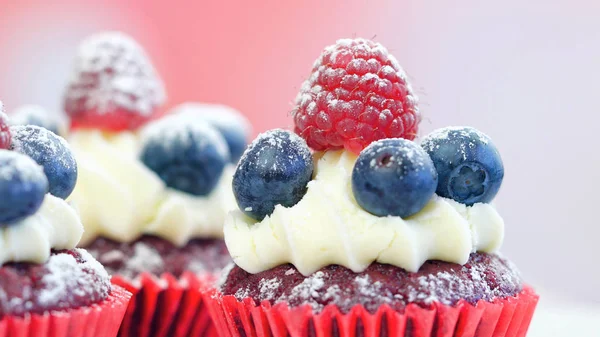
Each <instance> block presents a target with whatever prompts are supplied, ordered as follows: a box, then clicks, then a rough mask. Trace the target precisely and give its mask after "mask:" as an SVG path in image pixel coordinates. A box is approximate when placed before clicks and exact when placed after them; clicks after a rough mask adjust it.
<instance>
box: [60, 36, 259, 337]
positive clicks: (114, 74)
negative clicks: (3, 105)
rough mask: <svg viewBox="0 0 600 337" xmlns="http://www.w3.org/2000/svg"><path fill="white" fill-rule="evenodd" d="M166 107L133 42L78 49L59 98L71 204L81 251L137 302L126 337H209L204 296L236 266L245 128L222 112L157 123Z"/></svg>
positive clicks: (190, 110) (90, 42)
mask: <svg viewBox="0 0 600 337" xmlns="http://www.w3.org/2000/svg"><path fill="white" fill-rule="evenodd" d="M164 97H165V95H164V88H163V85H162V82H161V80H160V78H159V77H158V75H157V74H156V72H155V70H154V68H153V67H152V65H151V63H150V61H149V59H148V57H147V55H146V54H145V52H144V51H143V49H142V47H141V46H139V45H138V44H137V43H136V42H135V41H134V40H133V39H131V38H130V37H128V36H125V35H124V34H121V33H116V32H111V33H102V34H97V35H94V36H91V37H90V38H88V39H86V40H85V41H84V42H83V43H82V44H81V47H80V49H79V52H78V54H77V57H76V60H75V66H74V69H73V75H72V77H71V82H70V83H69V86H68V88H67V93H66V96H65V110H66V112H67V114H68V115H69V116H70V118H71V122H72V123H71V130H70V135H69V142H70V144H71V146H72V148H73V150H74V152H75V156H76V159H77V163H78V165H79V167H80V172H81V179H80V180H79V182H78V184H77V186H76V188H75V191H74V193H73V196H72V197H71V200H72V201H73V203H74V204H75V205H76V207H77V208H78V209H79V211H80V214H81V217H82V221H83V224H84V226H85V233H84V236H83V239H82V242H81V246H82V247H85V248H87V249H89V251H90V252H91V253H92V254H93V255H94V256H95V257H96V258H97V259H98V260H99V261H100V262H101V263H103V264H105V265H106V267H107V269H108V271H109V272H110V273H111V274H112V275H113V283H114V284H117V285H120V286H123V287H124V288H126V289H127V290H129V291H131V292H132V293H133V299H132V301H131V304H130V307H129V309H128V311H127V315H126V317H125V319H124V322H123V325H122V327H121V331H120V336H123V337H126V336H143V337H146V336H199V335H204V334H214V327H213V325H212V323H211V321H210V318H209V316H208V313H207V312H206V310H205V307H204V304H203V302H202V298H201V293H200V290H201V288H202V287H203V286H204V285H205V284H206V283H207V282H210V281H211V280H213V279H214V278H215V277H217V276H218V275H219V273H220V271H221V269H222V268H223V267H224V266H225V265H226V264H227V263H229V262H230V261H231V258H230V256H229V254H228V252H227V248H226V246H225V243H224V241H223V239H222V237H223V230H222V228H223V221H224V218H225V214H226V213H227V212H228V211H229V210H230V209H233V208H235V200H234V198H233V195H232V193H231V187H230V186H231V177H232V174H233V170H234V164H235V162H236V161H237V159H238V158H239V156H240V155H241V152H242V151H243V148H245V146H246V138H247V137H248V133H249V132H250V131H249V126H248V123H247V121H246V120H245V119H244V118H243V117H242V116H241V115H240V114H239V113H238V112H237V111H235V110H233V109H231V108H228V107H225V106H221V105H208V104H198V103H187V104H182V105H180V106H178V107H176V108H175V109H173V110H172V111H169V113H168V114H166V115H161V114H160V113H158V107H159V106H160V105H161V104H162V102H163V100H164ZM215 116H217V117H215Z"/></svg>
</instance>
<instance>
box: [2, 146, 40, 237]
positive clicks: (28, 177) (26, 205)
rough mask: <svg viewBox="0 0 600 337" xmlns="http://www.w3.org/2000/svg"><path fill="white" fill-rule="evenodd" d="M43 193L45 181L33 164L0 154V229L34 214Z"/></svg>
mask: <svg viewBox="0 0 600 337" xmlns="http://www.w3.org/2000/svg"><path fill="white" fill-rule="evenodd" d="M47 191H48V179H47V178H46V176H45V175H44V171H43V170H42V168H41V167H40V166H39V165H38V164H37V163H36V162H35V161H33V160H32V159H31V158H29V157H27V156H24V155H22V154H19V153H16V152H12V151H8V150H0V227H4V226H8V225H11V224H14V223H15V222H18V221H20V220H22V219H24V218H26V217H28V216H30V215H32V214H34V213H35V212H37V210H38V209H39V208H40V206H41V205H42V202H43V201H44V196H45V195H46V192H47Z"/></svg>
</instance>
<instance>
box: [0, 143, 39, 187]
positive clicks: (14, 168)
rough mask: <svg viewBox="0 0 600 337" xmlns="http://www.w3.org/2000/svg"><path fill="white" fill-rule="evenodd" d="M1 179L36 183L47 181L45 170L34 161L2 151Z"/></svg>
mask: <svg viewBox="0 0 600 337" xmlns="http://www.w3.org/2000/svg"><path fill="white" fill-rule="evenodd" d="M0 158H1V159H2V162H1V163H0V179H2V180H20V181H23V182H36V181H40V180H46V175H45V174H44V170H43V169H42V167H41V166H40V165H38V164H37V163H36V162H35V161H34V160H33V159H31V158H29V157H27V156H25V155H22V154H20V153H17V152H12V151H8V150H0Z"/></svg>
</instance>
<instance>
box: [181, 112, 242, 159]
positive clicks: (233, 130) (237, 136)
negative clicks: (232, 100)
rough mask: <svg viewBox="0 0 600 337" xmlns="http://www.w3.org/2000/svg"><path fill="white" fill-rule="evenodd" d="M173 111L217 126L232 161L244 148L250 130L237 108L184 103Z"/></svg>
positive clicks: (237, 157)
mask: <svg viewBox="0 0 600 337" xmlns="http://www.w3.org/2000/svg"><path fill="white" fill-rule="evenodd" d="M173 113H175V114H189V115H190V116H192V117H193V118H196V119H197V120H202V121H205V122H207V123H209V124H211V125H212V126H214V127H215V128H217V130H219V132H221V135H223V138H225V141H226V142H227V146H229V152H230V154H231V158H230V159H231V162H232V163H237V162H238V160H239V159H240V157H241V156H242V153H244V150H246V146H247V145H248V138H249V137H250V133H251V131H252V130H251V127H250V123H249V122H248V120H247V119H246V118H245V117H244V116H243V115H242V114H241V113H239V112H238V111H237V110H235V109H233V108H230V107H228V106H225V105H220V104H204V103H184V104H181V105H179V106H177V107H175V108H174V109H173Z"/></svg>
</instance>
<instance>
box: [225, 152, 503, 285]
mask: <svg viewBox="0 0 600 337" xmlns="http://www.w3.org/2000/svg"><path fill="white" fill-rule="evenodd" d="M356 158H357V156H356V155H354V154H352V153H350V152H348V151H344V150H341V151H329V152H326V153H319V154H317V155H316V159H315V161H316V164H315V173H314V179H313V180H312V181H311V182H309V184H308V190H307V193H306V195H305V196H304V198H303V199H302V200H301V201H300V202H298V203H297V204H296V205H294V206H292V207H289V208H285V207H283V206H281V205H278V206H276V207H275V210H274V212H273V214H271V215H270V216H267V217H266V218H265V219H263V220H262V221H260V222H258V223H256V220H253V219H251V218H249V217H247V216H245V215H244V214H243V213H242V212H241V211H239V210H236V211H233V212H231V213H230V214H229V215H228V217H227V219H226V220H225V225H224V233H225V242H226V244H227V248H228V249H229V252H230V253H231V256H232V257H233V260H234V261H235V263H236V264H237V265H238V266H239V267H241V268H242V269H244V270H246V271H248V272H250V273H258V272H261V271H264V270H267V269H270V268H273V267H275V266H278V265H281V264H284V263H292V264H293V265H294V266H295V267H296V268H297V269H298V271H300V272H301V273H302V274H304V275H309V274H311V273H313V272H315V271H317V270H319V269H320V268H322V267H324V266H326V265H330V264H338V265H342V266H345V267H347V268H349V269H351V270H353V271H354V272H361V271H363V270H365V269H366V268H367V267H368V266H369V265H370V264H371V263H373V262H379V263H387V264H392V265H395V266H398V267H401V268H404V269H406V270H408V271H411V272H416V271H418V270H419V268H420V267H421V265H422V264H423V263H424V262H425V261H427V260H441V261H446V262H453V263H458V264H465V263H466V262H467V260H468V259H469V255H470V254H471V253H472V252H475V251H478V252H488V253H491V252H495V251H497V250H498V249H499V248H500V246H501V245H502V241H503V238H504V221H503V220H502V218H501V217H500V215H499V214H498V212H497V211H496V210H495V208H494V207H493V206H492V205H490V204H481V203H479V204H475V205H473V206H470V207H467V206H465V205H463V204H459V203H457V202H455V201H453V200H451V199H446V198H442V197H439V196H437V195H434V197H433V198H432V199H431V201H430V202H429V203H428V204H427V205H426V206H425V207H424V208H423V209H422V210H421V211H420V212H418V213H417V214H415V215H413V216H410V217H408V218H406V219H402V218H400V217H396V216H387V217H378V216H375V215H372V214H370V213H368V212H367V211H365V210H364V209H362V208H361V207H360V206H359V205H358V204H357V203H356V201H355V200H354V197H353V193H352V187H351V177H352V169H353V167H354V163H355V161H356Z"/></svg>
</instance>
